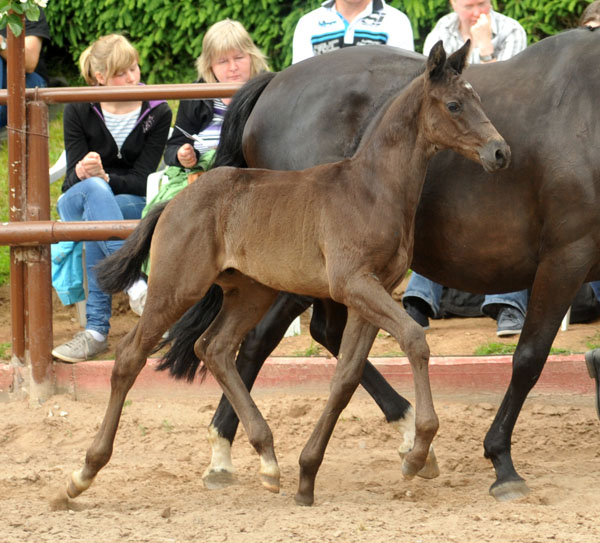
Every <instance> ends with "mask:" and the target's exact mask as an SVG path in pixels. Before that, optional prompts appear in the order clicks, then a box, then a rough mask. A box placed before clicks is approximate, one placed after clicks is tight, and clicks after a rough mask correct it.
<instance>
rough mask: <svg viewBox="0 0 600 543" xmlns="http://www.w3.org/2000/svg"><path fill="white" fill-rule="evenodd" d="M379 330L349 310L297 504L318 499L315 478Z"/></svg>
mask: <svg viewBox="0 0 600 543" xmlns="http://www.w3.org/2000/svg"><path fill="white" fill-rule="evenodd" d="M377 331H378V329H377V328H376V327H374V326H373V325H371V324H369V323H368V322H366V321H365V320H363V319H362V318H361V317H360V316H359V315H358V314H357V313H356V312H352V311H349V312H348V322H347V324H346V329H345V330H344V335H343V338H342V345H341V348H340V355H339V357H338V363H337V365H336V368H335V373H334V375H333V378H332V381H331V390H330V394H329V398H328V400H327V404H326V405H325V409H324V410H323V413H322V415H321V417H320V418H319V420H318V422H317V425H316V426H315V429H314V430H313V432H312V434H311V436H310V438H309V440H308V442H307V443H306V445H305V447H304V449H303V450H302V454H301V455H300V461H299V463H300V480H299V482H298V493H297V494H296V503H298V504H300V505H312V503H313V502H314V493H315V479H316V476H317V471H318V470H319V467H320V466H321V463H322V462H323V457H324V455H325V449H326V448H327V443H328V442H329V439H330V437H331V434H332V432H333V429H334V427H335V424H336V423H337V420H338V418H339V416H340V413H341V412H342V411H343V409H344V408H345V407H346V406H347V405H348V402H349V401H350V398H351V397H352V394H354V391H355V390H356V387H357V386H358V384H359V383H360V378H361V375H362V372H363V368H364V365H365V362H366V360H367V354H369V350H370V349H371V346H372V345H373V341H374V340H375V336H376V335H377Z"/></svg>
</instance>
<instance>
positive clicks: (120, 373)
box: [67, 285, 194, 498]
mask: <svg viewBox="0 0 600 543" xmlns="http://www.w3.org/2000/svg"><path fill="white" fill-rule="evenodd" d="M158 292H160V291H159V290H154V289H153V288H152V285H151V287H150V288H149V290H148V297H147V300H146V306H145V308H144V314H143V315H142V317H141V318H140V320H139V322H138V323H137V324H136V326H135V327H134V328H133V330H131V331H130V332H129V333H128V334H127V335H126V336H125V337H124V338H123V339H122V340H121V341H120V342H119V344H118V346H117V349H116V353H115V363H114V366H113V370H112V374H111V380H110V398H109V401H108V406H107V408H106V413H105V415H104V419H103V421H102V424H101V426H100V429H99V430H98V432H97V434H96V437H95V438H94V441H93V442H92V444H91V446H90V447H89V449H88V450H87V454H86V457H85V464H84V466H83V468H81V469H80V470H78V471H75V472H74V473H73V474H72V475H71V479H70V481H69V483H68V486H67V496H68V497H69V498H75V497H76V496H78V495H79V494H81V493H82V492H83V491H84V490H86V489H87V488H89V486H90V485H91V484H92V482H93V480H94V478H95V477H96V474H97V473H98V472H99V471H100V470H101V469H102V468H103V467H104V466H105V465H106V464H107V463H108V461H109V460H110V457H111V455H112V451H113V443H114V440H115V435H116V433H117V428H118V426H119V420H120V417H121V412H122V410H123V403H124V402H125V398H126V396H127V393H128V392H129V390H130V389H131V387H132V386H133V383H134V382H135V380H136V378H137V376H138V375H139V373H140V371H141V370H142V368H143V367H144V365H145V364H146V360H147V358H148V356H149V355H150V353H151V352H152V349H153V348H154V346H155V345H156V344H157V343H158V341H159V339H160V338H161V336H162V334H163V333H164V332H165V331H166V330H168V329H169V326H171V324H173V323H174V322H175V321H176V320H177V319H178V318H179V317H180V316H181V315H182V314H183V313H184V311H185V310H186V309H187V308H188V307H189V306H190V305H192V303H193V301H194V300H189V305H187V306H186V305H185V304H184V305H180V306H176V305H175V302H174V301H173V300H175V297H173V298H172V299H171V296H170V295H168V294H166V293H170V292H172V291H171V290H169V289H166V288H165V289H163V290H162V292H163V293H165V295H160V294H158Z"/></svg>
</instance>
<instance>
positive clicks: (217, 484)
mask: <svg viewBox="0 0 600 543" xmlns="http://www.w3.org/2000/svg"><path fill="white" fill-rule="evenodd" d="M202 481H203V482H204V486H205V487H206V488H207V489H208V490H218V489H220V488H227V487H228V486H232V485H234V484H236V483H237V479H236V478H235V475H234V474H233V473H232V472H231V471H226V470H223V469H219V470H214V469H211V470H207V471H206V472H205V473H204V475H203V476H202Z"/></svg>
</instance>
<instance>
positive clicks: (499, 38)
mask: <svg viewBox="0 0 600 543" xmlns="http://www.w3.org/2000/svg"><path fill="white" fill-rule="evenodd" d="M450 5H451V6H452V9H453V12H452V13H449V14H448V15H444V16H443V17H442V18H441V19H440V20H439V21H438V22H437V24H436V25H435V27H434V28H433V30H432V31H431V32H430V33H429V35H428V36H427V38H425V44H424V46H423V54H425V55H428V54H429V51H430V50H431V48H432V47H433V46H434V45H435V44H436V42H437V41H439V40H442V41H443V42H444V49H445V50H446V51H447V52H448V54H451V53H453V52H454V51H457V50H458V49H460V47H461V46H462V45H463V44H464V43H465V42H466V41H467V40H468V39H471V41H472V46H471V54H470V55H469V62H470V63H471V64H479V63H486V62H495V61H497V60H507V59H509V58H511V57H512V56H514V55H516V54H517V53H519V52H521V51H522V50H523V49H525V47H527V34H526V33H525V30H524V29H523V27H522V26H521V25H520V24H519V22H518V21H515V20H514V19H511V18H510V17H507V16H506V15H502V14H501V13H497V12H495V11H494V10H493V9H492V4H491V1H490V0H450Z"/></svg>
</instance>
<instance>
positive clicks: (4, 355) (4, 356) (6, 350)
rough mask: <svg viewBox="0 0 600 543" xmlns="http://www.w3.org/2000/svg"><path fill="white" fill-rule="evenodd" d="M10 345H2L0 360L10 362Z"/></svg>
mask: <svg viewBox="0 0 600 543" xmlns="http://www.w3.org/2000/svg"><path fill="white" fill-rule="evenodd" d="M10 355H11V348H10V343H0V360H10Z"/></svg>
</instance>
